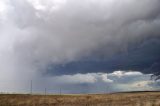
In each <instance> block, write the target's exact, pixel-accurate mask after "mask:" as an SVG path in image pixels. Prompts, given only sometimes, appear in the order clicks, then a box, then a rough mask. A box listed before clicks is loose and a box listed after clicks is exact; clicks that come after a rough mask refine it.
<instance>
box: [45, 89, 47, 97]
mask: <svg viewBox="0 0 160 106" xmlns="http://www.w3.org/2000/svg"><path fill="white" fill-rule="evenodd" d="M44 94H45V96H46V94H47V90H46V88H45V92H44Z"/></svg>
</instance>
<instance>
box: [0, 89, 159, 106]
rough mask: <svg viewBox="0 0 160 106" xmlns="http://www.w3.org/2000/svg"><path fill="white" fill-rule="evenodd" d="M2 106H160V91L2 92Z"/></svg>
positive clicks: (0, 98) (0, 99)
mask: <svg viewBox="0 0 160 106" xmlns="http://www.w3.org/2000/svg"><path fill="white" fill-rule="evenodd" d="M0 106H160V92H125V93H112V94H84V95H78V94H77V95H67V94H66V95H29V94H0Z"/></svg>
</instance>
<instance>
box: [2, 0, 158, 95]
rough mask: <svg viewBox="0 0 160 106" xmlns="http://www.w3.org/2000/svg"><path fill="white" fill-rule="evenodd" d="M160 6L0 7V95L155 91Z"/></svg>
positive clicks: (96, 2) (146, 1)
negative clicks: (60, 90) (46, 91)
mask: <svg viewBox="0 0 160 106" xmlns="http://www.w3.org/2000/svg"><path fill="white" fill-rule="evenodd" d="M159 71H160V0H0V91H2V92H4V91H5V92H29V89H30V81H31V80H32V81H33V90H34V92H43V91H44V89H45V88H47V89H48V92H52V93H58V92H59V89H60V88H61V89H63V92H64V93H103V92H118V91H132V90H157V89H158V87H159V86H158V84H157V82H154V81H152V80H150V75H151V74H153V73H156V72H159Z"/></svg>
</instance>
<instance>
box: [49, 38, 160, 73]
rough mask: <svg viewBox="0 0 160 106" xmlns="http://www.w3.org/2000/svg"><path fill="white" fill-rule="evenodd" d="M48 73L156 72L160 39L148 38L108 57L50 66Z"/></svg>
mask: <svg viewBox="0 0 160 106" xmlns="http://www.w3.org/2000/svg"><path fill="white" fill-rule="evenodd" d="M49 67H50V68H49V69H48V71H47V73H48V74H53V75H62V74H76V73H91V72H108V73H109V72H113V71H115V70H137V71H140V72H142V73H146V74H148V73H149V74H150V73H156V72H159V70H160V39H148V40H146V41H144V42H142V43H141V44H139V45H134V46H132V47H130V48H129V49H128V52H122V53H120V54H116V55H113V56H111V57H108V58H103V59H99V58H98V57H97V58H94V59H93V58H88V59H82V60H81V61H73V62H70V63H67V64H60V65H54V66H52V65H51V66H49Z"/></svg>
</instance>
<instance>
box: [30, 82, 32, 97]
mask: <svg viewBox="0 0 160 106" xmlns="http://www.w3.org/2000/svg"><path fill="white" fill-rule="evenodd" d="M30 93H31V95H32V80H31V88H30Z"/></svg>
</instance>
